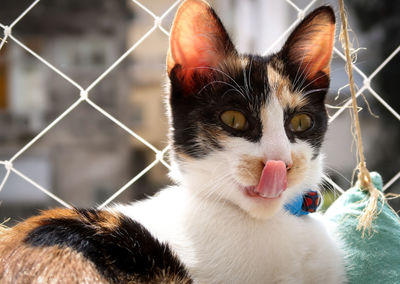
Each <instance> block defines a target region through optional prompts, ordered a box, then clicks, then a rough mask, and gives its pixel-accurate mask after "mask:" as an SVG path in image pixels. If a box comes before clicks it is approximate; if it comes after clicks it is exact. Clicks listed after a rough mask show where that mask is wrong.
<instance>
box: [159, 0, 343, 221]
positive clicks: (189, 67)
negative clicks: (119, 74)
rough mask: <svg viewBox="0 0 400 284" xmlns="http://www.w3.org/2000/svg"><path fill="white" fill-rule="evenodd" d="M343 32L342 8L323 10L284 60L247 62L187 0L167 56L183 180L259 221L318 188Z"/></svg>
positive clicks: (199, 6) (305, 24)
mask: <svg viewBox="0 0 400 284" xmlns="http://www.w3.org/2000/svg"><path fill="white" fill-rule="evenodd" d="M334 30H335V18H334V14H333V12H332V9H331V8H329V7H321V8H319V9H317V10H315V11H314V12H312V13H311V14H310V15H309V16H307V17H306V18H305V19H304V20H303V21H302V23H300V24H299V26H298V27H297V28H296V29H295V30H294V32H293V33H292V34H291V35H290V37H289V38H288V40H287V42H286V43H285V45H284V47H283V48H282V50H281V51H280V52H279V53H277V54H274V55H271V56H268V57H261V56H257V55H240V54H238V53H237V51H236V50H235V48H234V46H233V44H232V42H231V40H230V39H229V36H228V34H227V33H226V31H225V29H224V27H223V26H222V24H221V22H220V20H219V19H218V17H217V16H216V15H215V13H214V11H213V10H212V9H211V8H210V7H209V6H208V4H207V3H205V2H204V1H201V0H188V1H185V2H184V3H183V4H182V5H181V7H180V8H179V10H178V12H177V15H176V17H175V21H174V24H173V27H172V30H171V38H170V49H169V52H168V58H167V65H168V74H169V78H170V81H171V94H170V108H171V109H170V110H171V140H172V146H173V158H174V161H175V165H176V166H177V168H178V171H179V176H180V177H178V181H179V182H180V183H182V184H183V185H184V186H186V187H187V188H189V189H190V190H193V192H192V194H198V195H199V196H201V197H202V198H213V199H217V200H220V201H221V202H222V203H221V204H224V206H231V205H234V206H239V207H240V208H241V209H243V210H244V211H245V212H247V213H249V214H250V215H251V216H253V217H256V218H268V217H270V216H272V215H273V214H274V213H275V212H277V210H279V209H280V208H282V205H283V204H284V203H285V202H287V201H288V200H289V199H290V198H293V196H295V195H296V194H298V193H299V192H301V191H303V190H307V189H309V188H310V187H314V186H315V185H316V184H317V183H318V182H319V181H320V176H321V171H322V167H321V156H320V147H321V143H322V140H323V137H324V134H325V132H326V128H327V114H326V110H325V106H324V98H325V94H326V92H327V89H328V86H329V64H330V58H331V54H332V47H333V39H334ZM221 206H222V205H221Z"/></svg>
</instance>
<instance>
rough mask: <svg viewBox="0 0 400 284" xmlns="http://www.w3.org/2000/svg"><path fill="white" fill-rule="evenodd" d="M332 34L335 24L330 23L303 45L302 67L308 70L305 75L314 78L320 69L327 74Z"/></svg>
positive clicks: (331, 48) (331, 47)
mask: <svg viewBox="0 0 400 284" xmlns="http://www.w3.org/2000/svg"><path fill="white" fill-rule="evenodd" d="M334 35H335V25H330V26H329V27H328V28H327V30H326V31H324V32H321V33H320V34H319V35H318V36H317V37H315V38H314V39H313V40H311V41H310V42H309V43H308V44H307V45H306V46H305V47H304V49H305V50H303V51H302V52H301V53H302V54H305V57H304V60H303V63H302V68H304V69H306V71H308V76H307V77H309V78H314V77H315V75H316V74H317V73H318V72H320V71H322V72H324V73H325V74H327V75H329V71H330V62H331V56H332V50H333V42H334Z"/></svg>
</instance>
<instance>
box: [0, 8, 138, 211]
mask: <svg viewBox="0 0 400 284" xmlns="http://www.w3.org/2000/svg"><path fill="white" fill-rule="evenodd" d="M127 2H128V1H125V0H114V1H106V0H103V1H99V0H85V1H80V0H63V1H41V2H40V3H39V4H38V5H37V6H36V7H35V8H34V9H32V10H31V11H30V12H29V13H28V14H27V15H26V16H25V17H24V18H23V19H22V20H21V21H20V22H19V23H18V24H17V25H16V26H15V28H14V29H13V31H12V32H13V35H14V36H15V37H16V38H17V39H18V40H19V41H21V42H22V43H24V44H25V45H26V46H28V47H29V48H31V49H32V50H33V51H34V52H35V53H37V54H38V55H40V56H41V57H43V58H45V59H46V60H47V61H49V62H50V63H51V64H52V65H54V66H55V67H56V68H58V69H60V70H61V71H62V72H64V73H65V74H67V76H69V77H70V78H72V79H73V80H75V81H76V82H77V83H78V84H80V85H81V86H83V87H84V88H86V87H87V86H88V85H89V84H90V83H92V82H93V81H94V80H95V79H96V78H97V77H98V76H99V75H100V74H102V73H103V72H104V71H105V70H106V69H107V68H108V67H109V66H110V65H111V64H112V63H113V62H114V61H115V60H116V59H117V58H118V57H119V56H120V55H122V54H123V52H125V50H126V46H127V34H128V32H127V29H128V28H129V25H130V23H131V21H132V18H133V13H132V10H131V9H129V7H128V5H127ZM29 4H30V3H29V1H12V0H11V1H2V3H1V9H0V22H1V23H2V24H6V25H9V24H10V23H11V22H12V21H13V20H14V19H15V18H16V17H17V16H18V15H19V14H20V13H22V11H24V9H26V8H27V7H28V5H29ZM128 66H129V62H127V61H125V62H123V63H122V64H120V66H118V68H116V69H115V70H114V71H113V72H112V73H111V74H110V75H108V78H106V79H104V80H102V81H101V82H100V84H99V85H97V86H96V87H95V88H94V89H93V91H91V93H90V98H91V99H92V100H93V101H94V102H95V103H96V104H98V105H99V106H101V107H102V108H104V109H105V110H106V111H108V112H109V113H111V114H112V115H114V116H117V117H118V119H120V120H122V121H124V123H126V124H132V123H134V120H135V118H134V117H132V116H131V113H130V110H129V104H127V103H126V102H129V95H130V89H131V86H130V84H131V83H130V80H129V72H128ZM77 98H79V90H78V89H76V88H75V87H73V86H72V85H71V84H70V83H68V82H67V81H65V79H63V78H61V77H60V76H59V75H58V74H57V73H55V72H54V71H53V70H51V69H49V68H48V67H47V66H45V65H44V64H43V63H41V62H40V61H39V60H38V59H37V58H35V57H34V56H32V55H31V54H29V53H28V52H26V51H25V50H24V49H22V48H21V47H19V46H17V45H16V44H14V43H13V41H9V42H8V43H7V44H5V46H4V48H3V49H2V50H1V54H0V159H1V160H7V159H10V158H11V157H12V156H13V155H14V154H15V153H17V152H18V151H19V150H20V149H21V148H22V147H23V146H24V145H25V144H26V143H27V142H29V141H30V140H31V139H32V138H33V137H34V136H36V135H37V134H38V133H39V131H41V130H42V129H43V128H44V127H46V126H47V125H48V124H49V123H50V122H52V121H53V120H54V119H55V118H56V117H58V116H59V115H60V114H61V113H62V112H63V111H65V110H66V109H67V108H68V107H69V106H70V105H71V104H72V103H73V102H75V101H76V100H77ZM133 156H134V151H133V150H132V147H131V143H130V141H129V139H128V138H127V135H126V134H125V133H124V132H123V131H121V130H119V129H118V127H115V126H114V124H113V123H112V122H110V121H109V120H108V119H107V118H105V117H103V116H102V115H100V114H99V113H98V112H97V111H95V110H94V109H93V108H92V107H90V106H89V105H87V104H86V103H82V104H81V105H79V106H78V107H77V108H76V109H75V110H73V112H72V114H71V115H69V116H67V117H66V118H65V119H63V120H62V121H61V122H60V123H58V124H57V125H56V126H55V127H54V128H53V129H52V130H51V131H50V132H49V133H47V134H46V135H44V136H43V137H42V138H41V139H40V140H39V141H38V142H37V143H35V144H34V145H33V146H32V147H31V148H30V149H29V150H27V152H25V153H24V154H23V155H21V156H20V157H19V158H18V159H16V160H15V162H14V165H15V168H16V169H17V170H19V171H21V172H22V173H24V174H25V175H27V176H28V177H30V178H31V179H33V180H34V181H36V182H38V183H39V184H40V185H42V186H43V187H45V188H47V189H50V190H51V191H52V192H53V193H55V194H56V195H58V196H60V197H61V198H62V199H64V200H66V201H67V202H70V203H71V204H74V205H75V206H93V205H95V204H96V203H99V202H102V201H104V200H105V199H106V198H107V197H108V196H110V195H111V194H112V192H113V191H115V190H116V189H118V187H119V186H122V184H123V183H124V181H125V182H127V181H128V180H129V179H130V178H131V177H132V174H131V170H132V169H133V168H134V166H133V162H132V158H133ZM2 170H3V169H2ZM0 176H1V177H3V176H4V172H3V171H1V172H0ZM131 197H132V196H130V198H131ZM0 200H1V201H2V204H1V206H0V216H1V217H2V218H3V217H8V216H12V217H16V216H24V215H25V214H31V213H32V212H30V209H32V208H35V209H37V208H42V207H47V206H48V205H54V204H55V203H54V202H53V201H52V200H50V199H49V198H48V197H47V196H46V195H44V194H43V193H41V192H40V191H39V190H37V189H36V188H33V187H32V186H31V185H30V184H29V183H27V182H25V181H24V180H23V179H21V178H19V177H17V176H15V175H11V176H10V179H9V180H8V181H7V184H6V186H5V188H4V189H3V191H2V192H1V193H0ZM25 211H26V212H28V213H26V212H25ZM14 213H15V214H14Z"/></svg>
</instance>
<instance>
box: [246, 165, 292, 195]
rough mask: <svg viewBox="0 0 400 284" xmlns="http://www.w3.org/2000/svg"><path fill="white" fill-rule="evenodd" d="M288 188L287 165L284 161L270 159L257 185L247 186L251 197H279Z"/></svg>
mask: <svg viewBox="0 0 400 284" xmlns="http://www.w3.org/2000/svg"><path fill="white" fill-rule="evenodd" d="M286 188H287V167H286V164H285V163H284V162H283V161H274V160H269V161H267V163H266V164H265V166H264V169H263V171H262V173H261V177H260V180H259V182H258V184H257V185H252V186H245V187H244V192H245V194H246V195H247V196H249V197H255V198H263V199H277V198H280V197H281V196H282V193H283V192H284V191H285V190H286Z"/></svg>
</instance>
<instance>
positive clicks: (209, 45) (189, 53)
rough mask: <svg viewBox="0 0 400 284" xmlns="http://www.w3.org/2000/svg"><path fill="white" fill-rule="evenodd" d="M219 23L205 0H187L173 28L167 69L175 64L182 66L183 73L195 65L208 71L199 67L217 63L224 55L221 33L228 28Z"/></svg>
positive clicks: (188, 72) (192, 70)
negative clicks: (224, 28)
mask: <svg viewBox="0 0 400 284" xmlns="http://www.w3.org/2000/svg"><path fill="white" fill-rule="evenodd" d="M220 25H221V24H220V23H219V21H218V19H216V17H215V15H214V14H213V13H212V11H211V8H210V7H209V5H208V4H207V3H206V2H204V1H201V0H189V1H185V2H184V3H183V4H182V6H181V7H180V8H179V10H178V12H177V14H176V17H175V20H174V24H173V26H172V29H171V37H170V49H169V52H168V58H167V66H168V73H170V71H171V70H172V68H173V67H174V66H175V65H176V64H179V65H180V66H181V67H182V72H183V74H182V75H183V76H184V77H186V76H187V75H188V74H191V73H192V72H194V70H195V69H197V70H198V71H199V72H205V71H206V68H205V69H204V70H201V68H197V67H210V66H217V64H218V62H219V60H220V59H221V58H222V56H223V47H222V46H221V45H222V44H221V35H220V34H221V33H224V32H225V31H224V30H223V28H222V27H221V26H220ZM221 48H222V49H221Z"/></svg>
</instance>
